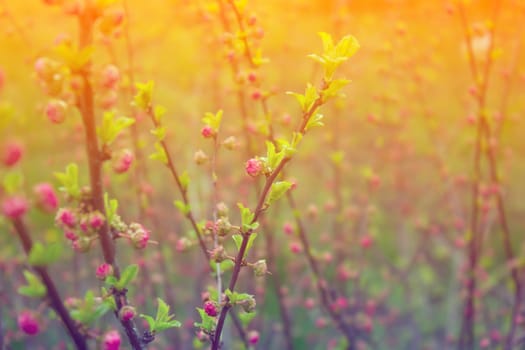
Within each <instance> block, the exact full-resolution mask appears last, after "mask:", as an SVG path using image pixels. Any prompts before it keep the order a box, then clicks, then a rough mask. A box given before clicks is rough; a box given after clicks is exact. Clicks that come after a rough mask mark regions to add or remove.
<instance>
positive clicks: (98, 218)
mask: <svg viewBox="0 0 525 350" xmlns="http://www.w3.org/2000/svg"><path fill="white" fill-rule="evenodd" d="M104 221H105V219H104V215H102V214H100V213H99V212H98V211H95V212H92V213H91V214H90V215H89V226H91V228H92V229H94V230H98V229H99V228H101V227H102V225H104Z"/></svg>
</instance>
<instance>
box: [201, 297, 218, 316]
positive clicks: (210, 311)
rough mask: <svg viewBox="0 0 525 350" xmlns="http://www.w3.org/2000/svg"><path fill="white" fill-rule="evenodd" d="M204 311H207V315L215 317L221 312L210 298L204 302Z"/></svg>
mask: <svg viewBox="0 0 525 350" xmlns="http://www.w3.org/2000/svg"><path fill="white" fill-rule="evenodd" d="M204 312H206V315H208V316H211V317H215V316H217V315H218V314H219V312H218V310H217V306H216V305H215V303H214V302H213V301H211V300H208V301H207V302H205V303H204Z"/></svg>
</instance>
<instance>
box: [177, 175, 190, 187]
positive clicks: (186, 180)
mask: <svg viewBox="0 0 525 350" xmlns="http://www.w3.org/2000/svg"><path fill="white" fill-rule="evenodd" d="M179 181H180V184H181V186H182V189H183V190H184V191H186V190H187V189H188V186H189V184H190V174H188V172H187V171H186V170H184V171H183V172H182V174H181V175H180V176H179Z"/></svg>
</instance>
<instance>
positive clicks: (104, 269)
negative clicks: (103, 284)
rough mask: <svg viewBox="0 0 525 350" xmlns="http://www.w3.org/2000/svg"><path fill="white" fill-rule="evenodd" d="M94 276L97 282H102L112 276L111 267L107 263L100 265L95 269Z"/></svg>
mask: <svg viewBox="0 0 525 350" xmlns="http://www.w3.org/2000/svg"><path fill="white" fill-rule="evenodd" d="M95 274H96V276H97V278H98V279H99V280H102V281H104V280H105V279H106V278H107V277H108V276H111V275H113V266H111V265H110V264H107V263H102V264H100V266H99V267H97V272H96V273H95Z"/></svg>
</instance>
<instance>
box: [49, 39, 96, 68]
mask: <svg viewBox="0 0 525 350" xmlns="http://www.w3.org/2000/svg"><path fill="white" fill-rule="evenodd" d="M94 52H95V48H94V47H93V46H86V47H84V48H82V49H80V50H79V49H78V48H76V47H74V46H72V45H69V44H65V43H64V44H60V45H58V46H56V47H55V53H56V54H57V55H58V56H59V57H60V59H61V60H62V62H64V63H65V64H66V65H67V66H68V67H69V68H70V69H71V70H72V71H74V72H75V71H79V70H81V69H82V68H84V66H85V65H86V64H88V63H89V61H90V60H91V56H92V55H93V53H94Z"/></svg>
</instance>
